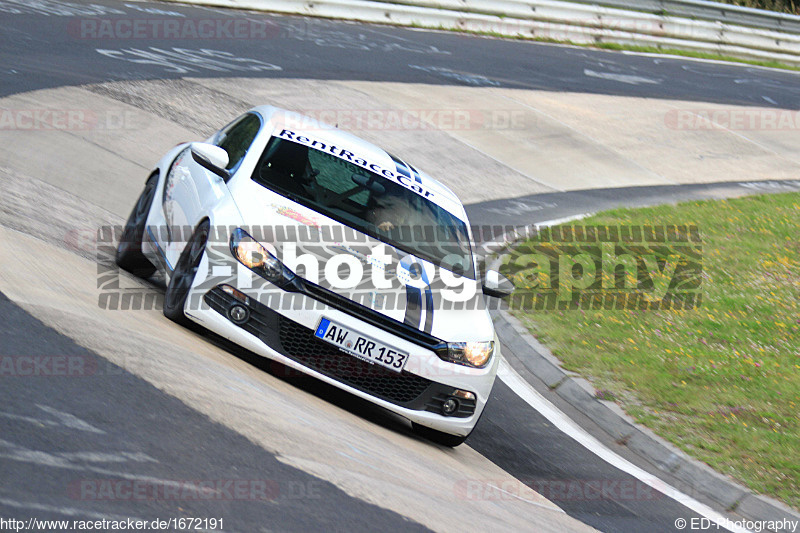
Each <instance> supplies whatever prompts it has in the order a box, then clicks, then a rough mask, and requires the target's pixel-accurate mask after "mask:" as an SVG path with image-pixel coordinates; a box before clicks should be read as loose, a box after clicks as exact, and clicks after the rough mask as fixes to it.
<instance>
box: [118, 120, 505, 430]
mask: <svg viewBox="0 0 800 533" xmlns="http://www.w3.org/2000/svg"><path fill="white" fill-rule="evenodd" d="M477 263H478V261H477V258H476V256H475V254H474V244H473V243H472V234H471V229H470V227H469V223H468V221H467V216H466V213H465V211H464V207H463V205H462V204H461V202H460V201H459V200H458V198H457V197H456V196H455V194H453V192H452V191H451V190H450V189H448V188H447V187H445V186H444V185H442V184H441V183H439V182H438V181H436V180H434V179H432V178H430V177H428V176H426V175H425V174H424V173H422V172H420V171H419V170H417V169H416V168H414V167H412V166H411V165H408V164H406V163H404V162H403V161H401V160H400V159H398V158H396V157H394V156H391V155H390V154H388V153H387V152H385V151H383V150H381V149H380V148H377V147H376V146H373V145H372V144H369V143H367V142H365V141H363V140H361V139H359V138H357V137H355V136H353V135H351V134H348V133H345V132H343V131H341V130H339V129H337V128H335V127H332V126H327V125H325V124H321V123H319V122H317V121H315V120H313V119H311V118H308V117H304V116H302V115H298V114H295V113H291V112H288V111H285V110H281V109H278V108H275V107H270V106H260V107H256V108H254V109H252V110H251V111H249V112H247V113H245V114H244V115H242V116H241V117H239V118H237V119H236V120H234V121H233V122H231V123H230V124H229V125H227V126H225V127H224V128H223V129H221V130H220V131H219V132H217V133H216V134H215V135H214V136H213V137H211V138H210V139H208V140H207V141H206V142H202V143H200V142H197V143H188V144H181V145H179V146H177V147H175V148H173V149H172V150H170V151H169V152H168V153H167V154H166V156H164V158H163V159H162V160H161V161H160V162H159V164H158V166H157V167H156V168H155V170H154V171H153V173H152V174H151V175H150V177H149V179H148V180H147V183H146V185H145V188H144V191H143V192H142V194H141V196H140V197H139V199H138V201H137V203H136V205H135V207H134V209H133V211H132V213H131V215H130V217H129V219H128V221H127V224H126V226H125V228H124V231H123V233H122V235H121V238H120V242H119V246H118V249H117V264H118V265H119V266H120V267H122V268H123V269H125V270H127V271H129V272H131V273H133V274H135V275H138V276H141V277H149V276H151V275H153V274H154V273H155V272H156V270H160V271H162V272H163V274H164V275H165V277H166V279H167V290H166V294H165V296H164V314H165V315H166V316H167V317H168V318H170V319H172V320H174V321H175V322H178V323H180V324H183V325H186V326H195V325H198V324H199V325H200V326H202V327H203V328H207V329H209V330H211V331H213V332H215V333H217V334H219V335H222V336H224V337H226V338H228V339H230V340H231V341H233V342H235V343H237V344H238V345H241V346H243V347H244V348H247V349H248V350H251V351H253V352H255V353H257V354H259V355H262V356H264V357H268V358H270V359H273V360H276V361H279V362H280V363H282V364H284V365H286V366H288V367H291V368H294V369H297V370H300V371H302V372H304V373H306V374H309V375H311V376H314V377H316V378H318V379H320V380H322V381H324V382H327V383H330V384H332V385H335V386H337V387H340V388H342V389H344V390H346V391H349V392H350V393H352V394H354V395H356V396H359V397H361V398H365V399H367V400H369V401H371V402H374V403H375V404H378V405H380V406H382V407H384V408H386V409H388V410H390V411H392V412H394V413H397V414H399V415H401V416H403V417H405V418H406V419H408V420H410V421H411V423H412V426H413V428H414V430H415V431H416V432H417V433H419V434H420V435H422V436H424V437H426V438H428V439H430V440H432V441H434V442H438V443H440V444H444V445H448V446H457V445H458V444H460V443H462V442H463V441H464V440H465V439H466V438H467V436H468V435H469V433H470V432H471V431H472V429H473V428H474V427H475V424H476V423H477V421H478V419H479V417H480V415H481V413H482V411H483V408H484V406H485V405H486V401H487V399H488V398H489V393H490V391H491V389H492V384H493V382H494V379H495V374H496V372H497V366H498V362H499V359H500V344H499V342H498V340H497V337H496V334H495V331H494V328H493V325H492V321H491V319H490V316H489V313H488V311H487V309H486V306H485V305H484V295H488V296H495V297H502V296H506V295H508V294H510V293H511V291H512V290H513V287H511V286H510V284H509V283H508V280H506V279H504V278H503V277H502V276H500V275H499V274H498V273H497V272H494V271H488V272H487V273H486V276H485V277H484V281H483V283H481V282H480V279H481V278H480V276H479V275H478V269H477V266H476V265H477Z"/></svg>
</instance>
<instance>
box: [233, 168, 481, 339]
mask: <svg viewBox="0 0 800 533" xmlns="http://www.w3.org/2000/svg"><path fill="white" fill-rule="evenodd" d="M232 192H233V199H234V201H235V203H236V205H237V206H238V208H239V211H240V213H241V215H242V218H243V221H244V223H245V225H246V226H247V227H245V228H244V229H245V231H248V233H250V234H251V235H252V236H253V237H254V238H255V239H256V240H258V241H259V242H261V244H263V245H265V246H266V247H267V249H268V250H270V252H272V253H273V254H274V255H275V256H276V257H277V258H278V259H280V260H281V261H282V262H283V263H284V265H286V266H287V267H288V268H289V269H290V270H292V271H293V272H294V273H295V274H296V275H298V276H300V277H302V278H304V279H306V280H307V281H310V282H312V283H315V284H317V285H319V286H321V287H323V288H324V289H328V290H330V291H332V292H335V293H337V294H339V295H340V296H343V297H345V298H348V299H350V300H352V301H354V302H356V303H358V304H360V305H362V306H365V307H368V308H370V309H373V310H374V311H377V312H379V313H381V314H382V315H384V316H386V317H389V318H391V319H394V320H396V321H399V322H403V323H405V324H408V325H410V326H412V327H415V328H416V329H419V330H420V331H424V332H426V333H429V334H431V335H433V336H434V337H437V338H439V339H441V340H444V341H448V342H465V341H486V340H492V339H493V338H494V329H493V327H492V321H491V318H490V316H489V313H488V311H487V310H486V307H485V305H484V299H483V294H482V293H481V289H480V284H479V282H477V281H475V280H470V279H468V278H465V277H459V276H455V275H453V274H451V273H449V272H447V271H445V272H442V270H441V269H439V268H438V267H437V266H435V265H433V264H432V263H431V262H429V261H425V260H423V259H420V258H418V257H415V256H412V255H410V254H408V253H406V252H404V251H402V250H398V249H397V248H395V247H393V246H391V245H389V244H386V243H383V242H382V241H380V240H379V239H376V238H374V237H371V236H369V235H366V234H364V233H361V232H359V231H356V230H354V229H352V228H350V227H346V226H344V225H343V224H341V223H340V222H337V221H335V220H333V219H330V218H328V217H326V216H324V215H322V214H320V213H318V212H316V211H314V210H312V209H309V208H307V207H305V206H303V205H301V204H299V203H297V202H294V201H292V200H290V199H288V198H286V197H284V196H282V195H279V194H277V193H275V192H274V191H271V190H269V189H267V188H265V187H262V186H261V185H259V184H257V183H255V182H252V181H250V180H247V181H246V182H242V183H239V184H237V186H236V187H235V188H234V189H233V190H232ZM359 270H361V271H362V272H361V274H360V275H359V272H358V271H359Z"/></svg>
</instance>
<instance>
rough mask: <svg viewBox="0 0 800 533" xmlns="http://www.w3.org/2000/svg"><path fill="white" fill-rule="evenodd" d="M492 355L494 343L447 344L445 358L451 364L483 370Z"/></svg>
mask: <svg viewBox="0 0 800 533" xmlns="http://www.w3.org/2000/svg"><path fill="white" fill-rule="evenodd" d="M493 353H494V341H487V342H448V343H447V356H448V359H449V360H450V361H451V362H453V363H458V364H461V365H466V366H473V367H475V368H483V367H484V366H486V363H488V362H489V359H490V358H491V357H492V354H493Z"/></svg>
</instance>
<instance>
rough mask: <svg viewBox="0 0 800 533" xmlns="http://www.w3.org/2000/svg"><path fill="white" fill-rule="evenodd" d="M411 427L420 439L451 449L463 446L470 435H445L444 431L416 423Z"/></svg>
mask: <svg viewBox="0 0 800 533" xmlns="http://www.w3.org/2000/svg"><path fill="white" fill-rule="evenodd" d="M411 427H412V428H413V430H414V433H416V434H417V435H419V436H420V437H422V438H424V439H427V440H429V441H431V442H434V443H436V444H440V445H442V446H447V447H449V448H455V447H456V446H458V445H460V444H463V443H464V441H465V440H467V437H469V435H464V436H461V435H451V434H450V433H445V432H443V431H439V430H436V429H432V428H429V427H426V426H422V425H420V424H417V423H416V422H412V423H411ZM470 433H471V432H470Z"/></svg>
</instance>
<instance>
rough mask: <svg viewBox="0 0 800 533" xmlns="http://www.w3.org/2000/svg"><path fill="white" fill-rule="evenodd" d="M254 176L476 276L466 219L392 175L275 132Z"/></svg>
mask: <svg viewBox="0 0 800 533" xmlns="http://www.w3.org/2000/svg"><path fill="white" fill-rule="evenodd" d="M252 178H253V180H254V181H255V182H257V183H259V184H260V185H263V186H264V187H267V188H268V189H271V190H273V191H275V192H277V193H278V194H281V195H283V196H286V197H287V198H290V199H291V200H293V201H295V202H297V203H300V204H302V205H304V206H306V207H309V208H311V209H313V210H315V211H317V212H319V213H322V214H323V215H325V216H327V217H330V218H332V219H333V220H336V221H338V222H341V223H342V224H345V225H347V226H350V227H352V228H354V229H356V230H358V231H360V232H362V233H365V234H367V235H370V236H371V237H374V238H377V239H379V240H381V241H383V242H385V243H387V244H390V245H392V246H394V247H395V248H397V249H398V250H402V251H404V252H406V253H409V254H412V255H414V256H416V257H419V258H422V259H425V260H427V261H430V262H432V263H434V264H436V265H438V266H440V267H442V268H445V269H447V270H449V271H451V272H453V273H455V274H458V275H463V276H467V277H469V278H470V279H475V269H474V267H473V262H472V250H471V248H470V244H469V235H468V233H467V225H466V224H465V223H464V222H463V221H462V220H460V219H459V218H457V217H455V216H453V215H452V214H450V213H449V212H448V211H447V210H445V209H443V208H441V207H439V206H438V205H436V204H435V203H433V202H432V201H430V200H428V199H426V198H424V197H423V196H422V195H421V194H418V193H416V192H414V191H412V190H411V189H409V188H406V187H404V186H403V185H400V184H399V183H396V182H395V181H393V180H391V179H387V178H385V177H383V176H381V175H378V174H376V173H374V172H371V171H369V170H367V169H365V168H363V167H361V166H358V165H356V164H354V163H351V162H349V161H346V160H344V159H342V158H339V157H336V156H334V155H332V154H329V153H326V152H323V151H321V150H317V149H315V148H312V147H309V146H305V145H303V144H300V143H297V142H293V141H290V140H287V139H282V138H279V137H273V138H272V139H271V140H270V142H269V143H268V144H267V147H266V148H265V150H264V153H263V154H262V156H261V159H260V161H259V163H258V165H257V166H256V169H255V171H254V173H253V177H252Z"/></svg>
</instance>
